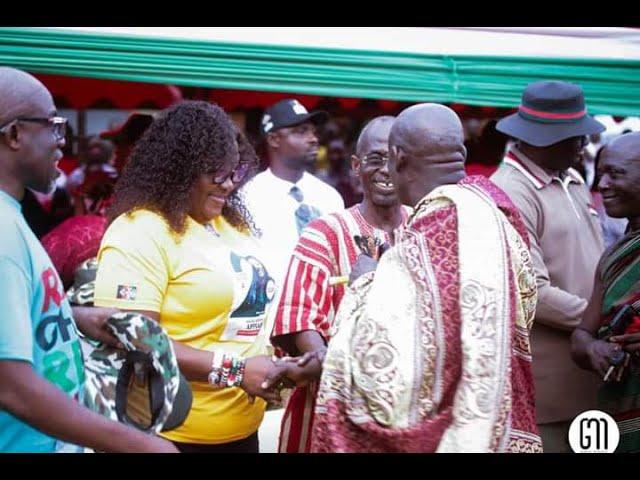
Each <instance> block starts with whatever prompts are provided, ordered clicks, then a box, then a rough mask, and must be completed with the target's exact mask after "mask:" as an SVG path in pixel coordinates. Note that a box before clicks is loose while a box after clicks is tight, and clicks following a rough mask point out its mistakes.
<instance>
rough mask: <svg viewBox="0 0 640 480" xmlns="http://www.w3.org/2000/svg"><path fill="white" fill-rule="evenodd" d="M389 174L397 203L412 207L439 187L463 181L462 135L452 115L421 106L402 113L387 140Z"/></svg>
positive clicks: (438, 107)
mask: <svg viewBox="0 0 640 480" xmlns="http://www.w3.org/2000/svg"><path fill="white" fill-rule="evenodd" d="M389 152H390V154H391V164H390V173H391V174H392V177H393V180H394V183H395V184H396V188H397V190H398V195H399V197H400V200H401V201H402V202H403V203H405V204H408V205H412V206H413V205H415V204H416V203H417V202H418V201H419V200H420V199H421V198H422V197H424V196H425V195H426V194H428V193H429V192H430V191H431V190H433V189H434V188H436V187H438V186H440V185H446V184H453V183H457V182H458V181H460V180H461V179H462V178H464V176H465V173H464V160H465V157H466V149H465V147H464V133H463V130H462V123H461V122H460V119H459V118H458V116H457V115H456V113H455V112H454V111H453V110H451V109H450V108H448V107H445V106H444V105H439V104H436V103H421V104H418V105H413V106H411V107H409V108H407V109H406V110H403V111H402V113H400V115H398V118H397V119H396V121H395V122H394V124H393V127H392V129H391V134H390V136H389Z"/></svg>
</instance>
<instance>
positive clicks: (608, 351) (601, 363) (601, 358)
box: [587, 340, 621, 377]
mask: <svg viewBox="0 0 640 480" xmlns="http://www.w3.org/2000/svg"><path fill="white" fill-rule="evenodd" d="M620 350H621V348H620V345H617V344H615V343H609V342H605V341H604V340H594V341H593V342H591V343H590V344H589V345H588V346H587V355H588V356H589V361H590V362H591V368H593V370H595V371H596V372H598V374H599V375H600V376H601V377H604V376H605V374H606V373H607V370H608V369H609V367H610V366H611V365H612V364H613V361H614V357H615V355H616V353H617V352H619V351H620Z"/></svg>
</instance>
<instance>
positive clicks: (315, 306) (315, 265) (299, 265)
mask: <svg viewBox="0 0 640 480" xmlns="http://www.w3.org/2000/svg"><path fill="white" fill-rule="evenodd" d="M402 212H403V222H404V221H405V220H406V218H407V217H408V215H409V209H406V208H403V210H402ZM354 235H360V236H369V237H374V238H378V239H379V240H380V241H381V242H384V243H387V244H391V243H392V240H391V236H390V235H388V234H387V233H386V232H384V231H383V230H380V229H376V228H374V227H373V226H372V225H370V224H369V223H367V221H366V220H365V219H364V217H363V216H362V214H361V213H360V205H354V206H353V207H351V208H349V209H347V210H344V211H342V212H339V213H333V214H329V215H326V216H324V217H321V218H317V219H315V220H313V221H312V222H311V223H309V225H307V227H306V228H305V230H304V231H303V233H302V235H301V237H300V239H299V240H298V244H297V245H296V247H295V249H294V252H293V255H292V257H291V261H290V263H289V269H288V272H287V275H286V277H285V283H284V286H283V290H282V293H281V295H280V300H279V302H278V306H277V311H276V316H275V321H274V328H273V333H272V337H277V336H280V335H287V334H291V333H297V332H303V331H305V330H315V331H317V332H318V333H319V334H320V335H322V337H323V338H324V339H325V340H326V341H327V342H328V341H329V339H330V335H329V329H330V328H331V326H332V325H333V319H334V316H335V312H336V311H337V309H338V307H339V306H340V302H341V301H342V297H343V296H344V291H345V286H344V285H342V284H339V285H333V286H332V285H330V278H331V277H338V276H348V275H349V274H350V273H351V266H352V265H353V264H354V263H355V261H356V258H357V256H358V255H359V254H360V249H359V248H358V246H357V245H356V242H355V240H354V238H353V237H354ZM289 353H292V352H289ZM316 390H317V384H315V383H312V384H311V385H310V386H309V387H304V388H296V389H295V390H294V391H293V393H292V394H291V397H290V398H289V401H288V402H287V406H286V409H285V413H284V416H283V418H282V426H281V430H280V444H279V451H280V452H282V453H305V452H309V449H310V446H311V435H310V432H311V427H312V424H313V410H314V407H315V396H316Z"/></svg>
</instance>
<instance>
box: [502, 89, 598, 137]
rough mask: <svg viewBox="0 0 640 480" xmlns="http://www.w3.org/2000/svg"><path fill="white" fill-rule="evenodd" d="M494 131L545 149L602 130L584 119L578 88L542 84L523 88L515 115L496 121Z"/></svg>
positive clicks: (580, 94) (586, 117)
mask: <svg viewBox="0 0 640 480" xmlns="http://www.w3.org/2000/svg"><path fill="white" fill-rule="evenodd" d="M496 130H498V131H500V132H502V133H505V134H507V135H509V136H510V137H513V138H516V139H518V140H522V141H523V142H525V143H528V144H529V145H533V146H535V147H547V146H549V145H553V144H554V143H557V142H560V141H562V140H566V139H567V138H571V137H580V136H583V135H591V134H594V133H599V132H602V131H604V130H605V126H604V125H603V124H602V123H600V122H598V121H597V120H595V119H594V118H592V117H591V116H589V115H587V107H586V105H585V102H584V93H583V92H582V88H581V87H580V86H578V85H575V84H573V83H568V82H559V81H542V82H534V83H531V84H529V85H527V88H525V90H524V93H523V94H522V103H521V104H520V106H519V107H518V112H517V113H514V114H513V115H509V116H508V117H505V118H503V119H502V120H500V121H499V122H498V123H497V125H496Z"/></svg>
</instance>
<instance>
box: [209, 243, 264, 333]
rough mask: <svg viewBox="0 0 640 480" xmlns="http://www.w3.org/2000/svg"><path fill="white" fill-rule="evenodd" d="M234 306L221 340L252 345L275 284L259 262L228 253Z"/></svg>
mask: <svg viewBox="0 0 640 480" xmlns="http://www.w3.org/2000/svg"><path fill="white" fill-rule="evenodd" d="M230 261H231V267H232V269H233V273H234V281H233V287H234V302H233V307H232V310H231V315H230V316H229V321H228V323H227V326H226V328H225V331H224V333H223V334H222V336H221V340H236V341H245V342H246V341H250V342H252V341H253V340H255V338H256V337H257V336H258V334H259V333H260V331H261V330H262V325H263V323H264V317H265V312H266V310H267V306H268V305H269V303H270V302H271V300H272V299H273V295H274V293H275V282H274V280H273V278H271V277H270V276H269V273H268V272H267V269H266V268H265V267H264V265H263V264H262V262H260V260H258V259H257V258H256V257H253V256H240V255H237V254H236V253H234V252H231V256H230Z"/></svg>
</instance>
